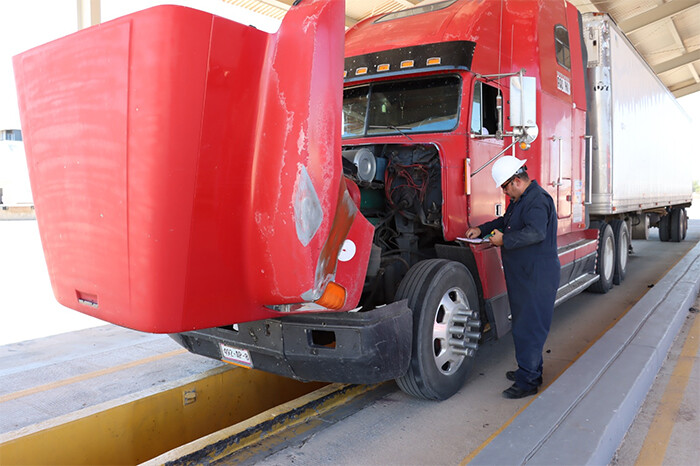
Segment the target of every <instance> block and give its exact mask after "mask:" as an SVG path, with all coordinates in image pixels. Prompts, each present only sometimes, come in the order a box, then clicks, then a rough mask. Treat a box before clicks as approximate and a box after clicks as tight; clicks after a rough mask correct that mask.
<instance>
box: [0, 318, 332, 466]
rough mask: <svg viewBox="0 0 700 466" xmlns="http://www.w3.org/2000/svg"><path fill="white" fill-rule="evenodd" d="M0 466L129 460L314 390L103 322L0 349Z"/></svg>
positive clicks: (163, 338) (314, 386)
mask: <svg viewBox="0 0 700 466" xmlns="http://www.w3.org/2000/svg"><path fill="white" fill-rule="evenodd" d="M0 379H1V380H2V382H3V383H2V384H0V413H2V414H1V415H0V459H1V460H0V463H2V464H108V463H109V464H134V463H138V462H142V461H145V460H148V459H149V458H152V457H154V456H157V455H158V454H161V453H163V452H165V451H168V450H170V449H172V448H174V447H176V446H179V445H182V444H183V443H187V442H189V441H191V440H193V439H196V438H200V437H202V436H203V435H206V434H209V433H211V432H214V431H216V430H219V429H221V428H223V427H225V426H228V425H231V424H234V423H236V422H240V421H242V420H244V419H248V418H250V417H251V416H254V415H256V414H258V413H259V412H261V411H264V410H266V409H269V408H271V407H273V406H277V405H279V404H280V403H283V402H285V401H288V400H290V399H293V398H296V397H298V396H300V395H303V394H305V393H308V392H309V391H312V390H315V389H317V388H319V387H320V386H322V385H321V384H303V383H300V382H296V381H293V380H290V379H285V378H282V377H277V376H273V375H271V374H265V373H262V372H258V371H251V370H246V369H241V368H236V367H233V366H230V365H228V364H224V363H222V362H220V361H216V360H212V359H207V358H202V357H200V356H196V355H193V354H190V353H188V352H187V351H186V350H184V349H183V348H181V347H180V346H179V345H177V344H176V343H175V342H174V341H173V340H171V339H170V338H169V337H167V336H164V335H152V334H146V333H140V332H135V331H131V330H127V329H123V328H120V327H116V326H113V325H107V326H101V327H97V328H92V329H86V330H80V331H77V332H71V333H66V334H61V335H56V336H51V337H46V338H40V339H36V340H31V341H26V342H19V343H13V344H9V345H5V346H0Z"/></svg>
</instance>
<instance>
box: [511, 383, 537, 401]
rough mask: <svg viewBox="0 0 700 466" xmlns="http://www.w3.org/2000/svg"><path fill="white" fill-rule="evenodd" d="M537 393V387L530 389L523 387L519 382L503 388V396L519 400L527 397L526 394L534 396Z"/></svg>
mask: <svg viewBox="0 0 700 466" xmlns="http://www.w3.org/2000/svg"><path fill="white" fill-rule="evenodd" d="M536 393H537V387H534V388H530V389H522V388H520V387H519V386H518V384H515V383H514V384H513V385H511V386H510V387H508V388H507V389H505V390H503V397H504V398H510V399H512V400H517V399H518V398H525V397H526V396H532V395H534V394H536Z"/></svg>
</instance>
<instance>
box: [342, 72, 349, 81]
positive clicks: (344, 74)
mask: <svg viewBox="0 0 700 466" xmlns="http://www.w3.org/2000/svg"><path fill="white" fill-rule="evenodd" d="M347 77H348V72H347V71H343V79H344V78H347Z"/></svg>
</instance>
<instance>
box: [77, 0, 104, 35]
mask: <svg viewBox="0 0 700 466" xmlns="http://www.w3.org/2000/svg"><path fill="white" fill-rule="evenodd" d="M77 2H78V30H80V29H85V28H87V27H90V26H94V25H96V24H100V22H101V15H100V10H101V7H102V2H101V0H77Z"/></svg>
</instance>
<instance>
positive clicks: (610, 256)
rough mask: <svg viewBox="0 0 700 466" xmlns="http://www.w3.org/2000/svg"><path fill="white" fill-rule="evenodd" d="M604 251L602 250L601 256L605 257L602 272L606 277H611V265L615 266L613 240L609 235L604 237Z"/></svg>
mask: <svg viewBox="0 0 700 466" xmlns="http://www.w3.org/2000/svg"><path fill="white" fill-rule="evenodd" d="M604 245H605V251H603V256H604V257H605V263H604V264H603V272H604V276H605V278H606V279H609V278H610V277H612V273H613V267H614V266H615V255H614V254H615V248H614V247H613V240H612V238H611V237H607V238H605V244H604Z"/></svg>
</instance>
